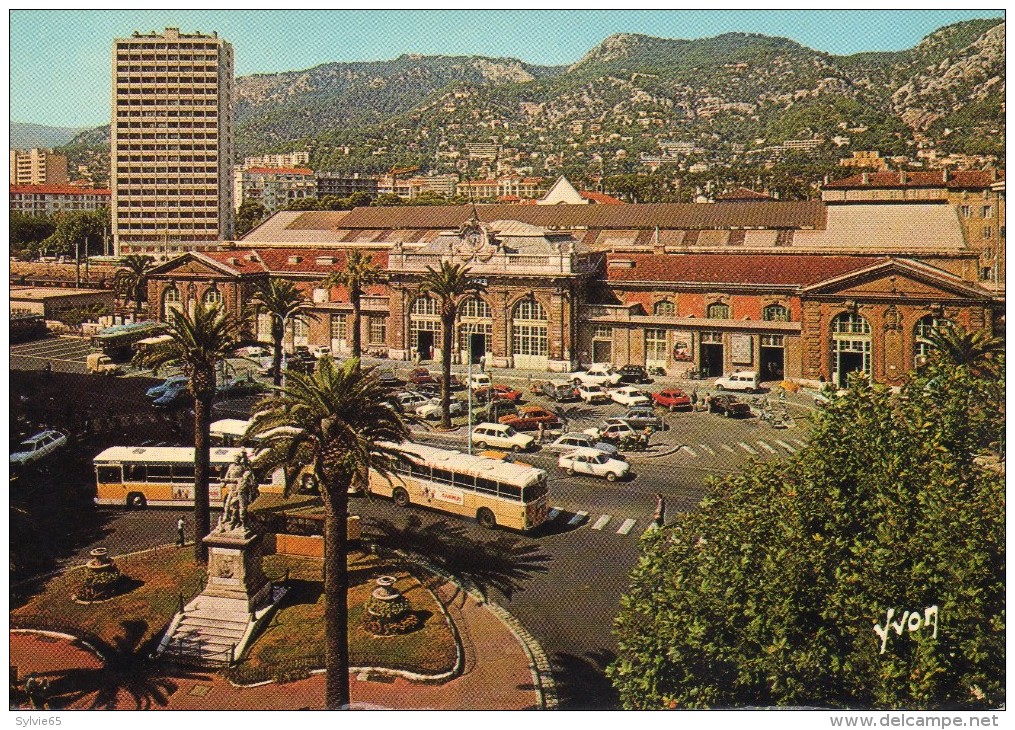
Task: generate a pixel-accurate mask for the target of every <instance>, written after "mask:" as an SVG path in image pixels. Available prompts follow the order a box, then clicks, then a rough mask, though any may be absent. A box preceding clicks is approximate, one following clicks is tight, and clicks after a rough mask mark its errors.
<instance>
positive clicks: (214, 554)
mask: <svg viewBox="0 0 1015 730" xmlns="http://www.w3.org/2000/svg"><path fill="white" fill-rule="evenodd" d="M204 543H205V544H206V545H207V546H208V584H207V585H206V586H205V589H204V590H203V591H201V596H206V597H208V598H218V599H223V601H236V602H239V603H242V604H243V605H244V610H245V611H246V612H247V613H254V612H255V611H256V610H257V609H258V608H259V607H261V606H263V605H264V604H265V603H267V602H268V601H269V600H270V597H271V582H270V581H269V580H268V579H267V578H266V577H265V575H264V571H263V570H262V569H261V558H262V557H263V552H264V543H263V541H262V539H261V535H259V534H256V533H252V532H248V531H247V530H245V529H244V528H243V527H237V528H234V529H232V530H226V531H225V532H218V531H214V532H211V533H210V534H208V535H207V536H206V537H205V538H204Z"/></svg>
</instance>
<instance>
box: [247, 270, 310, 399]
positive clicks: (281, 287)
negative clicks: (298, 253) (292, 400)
mask: <svg viewBox="0 0 1015 730" xmlns="http://www.w3.org/2000/svg"><path fill="white" fill-rule="evenodd" d="M251 303H252V304H253V305H254V307H255V308H256V309H258V310H260V311H263V312H266V313H267V314H269V315H271V341H272V344H273V346H274V351H273V352H272V358H271V371H272V380H273V382H274V383H275V387H276V388H277V387H279V386H280V385H282V340H283V339H284V338H285V323H286V322H287V321H288V320H289V319H290V318H293V319H296V318H303V317H312V316H313V315H311V314H309V313H302V314H300V313H299V312H300V309H301V308H302V307H303V306H304V305H305V304H306V303H307V300H306V299H305V298H304V297H303V295H302V294H300V292H299V290H298V289H297V288H296V285H295V284H293V283H292V282H291V281H289V280H287V279H278V278H275V277H271V278H268V279H266V280H263V281H261V282H258V284H257V289H256V291H255V292H254V296H253V297H252V298H251Z"/></svg>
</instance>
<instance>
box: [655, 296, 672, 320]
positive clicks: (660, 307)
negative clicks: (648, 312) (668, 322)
mask: <svg viewBox="0 0 1015 730" xmlns="http://www.w3.org/2000/svg"><path fill="white" fill-rule="evenodd" d="M676 312H677V308H676V307H675V306H674V305H673V302H671V301H669V300H668V299H664V300H663V301H661V302H656V304H655V306H654V307H653V308H652V313H653V314H655V315H656V316H658V317H672V316H673V315H674V314H676Z"/></svg>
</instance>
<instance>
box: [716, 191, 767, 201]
mask: <svg viewBox="0 0 1015 730" xmlns="http://www.w3.org/2000/svg"><path fill="white" fill-rule="evenodd" d="M772 199H773V198H772V196H771V195H767V194H766V193H759V192H758V191H757V190H751V189H750V188H737V189H736V190H732V191H730V192H728V193H723V194H722V195H720V196H718V197H716V199H715V200H716V202H717V203H722V202H726V201H733V200H772Z"/></svg>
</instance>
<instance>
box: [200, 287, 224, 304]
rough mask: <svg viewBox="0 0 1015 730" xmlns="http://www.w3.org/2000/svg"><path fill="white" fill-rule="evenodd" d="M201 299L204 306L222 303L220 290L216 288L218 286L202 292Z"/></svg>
mask: <svg viewBox="0 0 1015 730" xmlns="http://www.w3.org/2000/svg"><path fill="white" fill-rule="evenodd" d="M201 301H202V302H204V306H206V307H210V306H212V305H214V304H222V292H220V291H219V290H218V287H214V286H213V287H212V288H211V289H209V290H208V291H206V292H205V293H204V296H203V297H202V298H201Z"/></svg>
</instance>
